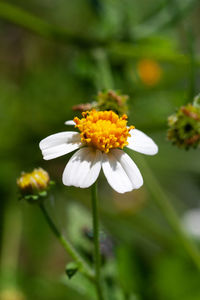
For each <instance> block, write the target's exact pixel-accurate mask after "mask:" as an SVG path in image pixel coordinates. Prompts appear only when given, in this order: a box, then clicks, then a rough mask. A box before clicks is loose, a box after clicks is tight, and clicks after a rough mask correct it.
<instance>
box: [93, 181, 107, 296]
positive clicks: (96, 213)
mask: <svg viewBox="0 0 200 300" xmlns="http://www.w3.org/2000/svg"><path fill="white" fill-rule="evenodd" d="M91 196H92V217H93V234H94V263H95V279H96V288H97V295H98V299H99V300H104V297H103V289H102V285H101V253H100V235H99V207H98V199H97V183H96V182H95V183H94V184H93V185H92V188H91Z"/></svg>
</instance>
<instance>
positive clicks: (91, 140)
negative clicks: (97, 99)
mask: <svg viewBox="0 0 200 300" xmlns="http://www.w3.org/2000/svg"><path fill="white" fill-rule="evenodd" d="M82 116H83V118H81V119H79V118H78V117H76V118H74V122H75V123H76V125H75V127H77V128H78V129H79V130H80V132H81V134H80V135H81V142H82V143H85V144H87V145H88V146H92V147H94V148H96V149H99V150H101V151H102V152H105V153H108V152H109V151H110V149H113V148H121V149H123V148H124V147H125V146H127V145H128V142H127V139H128V137H130V136H131V135H130V133H129V131H130V130H131V129H134V128H135V127H134V126H130V127H129V128H127V115H125V114H124V115H123V116H122V117H119V116H118V115H117V114H116V113H114V112H113V111H96V110H92V111H87V112H83V113H82Z"/></svg>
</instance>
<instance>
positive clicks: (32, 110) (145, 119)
mask: <svg viewBox="0 0 200 300" xmlns="http://www.w3.org/2000/svg"><path fill="white" fill-rule="evenodd" d="M199 15H200V3H199V1H197V0H196V1H195V0H159V1H145V0H140V1H132V0H124V1H121V0H85V1H83V0H82V1H81V0H74V1H62V0H57V1H52V0H51V1H50V0H42V1H38V0H35V1H33V0H29V1H22V0H20V1H16V0H12V1H10V0H9V1H6V2H2V1H0V65H1V68H0V120H1V126H0V140H1V148H0V149H1V162H0V166H1V168H0V196H1V197H0V268H1V273H0V288H1V292H0V299H1V300H13V299H15V300H24V299H29V300H31V299H34V300H45V299H48V300H51V299H52V300H53V299H61V300H62V299H69V300H70V299H77V300H78V299H88V300H89V299H92V300H93V299H95V295H94V293H93V291H92V290H91V287H90V285H88V282H85V281H84V280H83V278H82V277H81V276H79V275H76V276H74V278H72V279H71V280H68V279H67V277H66V276H65V265H66V264H67V262H68V261H70V258H69V257H67V256H66V254H65V253H64V251H63V249H62V248H61V247H60V245H59V244H58V241H57V240H56V239H55V237H54V236H53V235H52V233H51V232H50V230H49V228H48V226H47V225H46V223H45V221H44V220H43V217H42V215H41V212H40V211H39V209H38V207H37V206H34V205H29V204H27V203H25V202H18V201H17V187H16V178H17V177H19V175H20V173H21V171H31V170H32V169H33V168H35V167H42V168H44V169H46V170H47V171H48V172H49V173H50V176H51V179H52V180H54V181H56V187H55V188H54V189H53V193H52V196H51V197H50V199H48V200H47V203H46V205H47V207H48V209H49V212H50V213H51V215H52V217H53V218H54V220H55V222H56V223H57V225H58V226H59V228H60V230H62V231H63V232H65V234H66V236H68V237H70V238H71V240H72V242H74V243H75V245H76V247H77V248H78V249H79V250H80V251H82V253H83V255H85V256H88V255H89V254H90V252H91V243H90V241H89V240H88V238H87V237H86V235H85V234H84V228H86V227H88V228H90V226H91V224H90V213H89V211H90V191H89V189H86V190H79V189H76V188H68V187H65V186H63V185H62V182H61V174H62V171H63V169H64V166H65V164H66V162H67V161H68V159H69V157H70V155H69V156H64V157H61V158H58V159H56V160H52V161H47V162H45V161H43V159H42V156H41V153H40V150H39V147H38V144H39V141H40V140H41V139H43V138H44V137H46V136H48V135H50V134H53V133H56V132H59V131H64V130H67V128H66V126H65V125H64V122H65V121H66V120H68V119H72V118H73V117H74V116H75V114H76V112H74V111H73V110H72V106H73V105H76V104H79V103H86V102H91V101H93V100H94V99H95V95H96V94H97V92H98V91H99V90H101V89H103V88H113V89H117V90H120V91H121V92H122V93H123V94H128V95H129V96H130V99H129V103H128V104H129V124H134V125H135V126H136V127H137V128H139V129H141V130H143V131H144V132H146V133H147V134H149V135H150V136H151V137H152V138H153V139H154V140H155V141H156V143H157V144H158V145H159V154H158V155H157V156H155V157H146V158H145V159H146V160H145V163H144V162H143V160H141V159H142V155H140V154H136V153H133V154H132V157H133V159H134V160H135V161H136V163H137V164H138V167H139V168H141V171H142V174H143V175H144V179H145V182H144V186H143V187H142V188H141V189H140V190H138V191H133V192H131V193H127V194H125V195H120V194H117V193H115V192H114V191H112V190H111V188H110V187H109V186H108V183H107V182H106V180H105V178H104V176H101V178H100V180H99V201H100V209H101V220H102V226H103V229H104V230H105V232H106V233H107V234H108V236H109V237H111V239H112V241H113V247H112V251H111V252H112V255H109V257H108V258H107V266H106V267H105V268H107V269H108V270H107V272H108V273H107V274H109V275H107V277H108V278H107V282H108V286H109V289H110V296H109V299H110V300H112V299H113V300H115V299H116V300H117V299H119V300H120V299H121V300H123V299H129V300H134V299H135V300H136V299H137V300H141V299H143V300H180V299H182V300H199V299H200V285H199V282H200V281H199V280H200V275H199V274H200V273H199V271H198V270H197V268H196V266H195V265H193V262H192V261H191V259H190V257H189V256H188V254H187V253H186V251H185V250H184V249H183V246H182V244H181V242H180V241H179V240H178V239H177V237H176V234H175V232H174V230H173V229H172V228H171V227H170V226H169V224H168V222H167V220H166V218H165V217H164V216H163V213H162V211H161V210H160V209H159V207H157V205H156V203H155V201H154V200H155V198H156V195H157V191H156V189H157V188H158V187H162V189H163V190H164V191H165V192H166V193H167V194H168V195H169V198H170V200H171V202H172V205H173V206H174V207H175V209H176V210H177V212H178V214H179V215H180V218H182V217H183V215H184V214H185V213H186V212H187V211H188V210H190V209H192V208H198V207H199V195H200V174H199V170H200V160H199V150H198V149H197V150H190V151H184V150H180V149H177V148H176V147H174V146H172V145H171V144H170V142H169V141H167V138H166V135H167V117H168V116H169V115H170V114H172V113H174V111H175V110H176V109H177V108H178V107H179V106H181V105H183V104H186V103H188V102H192V99H193V97H194V96H195V95H196V94H197V93H199V92H200V90H199V85H200V69H199V66H200V56H199V50H200V36H199V27H200V22H199ZM130 154H131V153H130ZM146 163H148V165H149V167H148V168H150V170H151V172H153V173H154V175H155V177H156V178H157V179H156V184H154V186H152V185H151V183H152V179H150V178H149V173H148V171H149V169H148V171H147V172H146ZM151 172H150V174H151ZM157 180H158V181H157ZM153 182H154V181H153ZM154 183H155V182H154ZM158 193H159V191H158ZM195 239H196V242H197V244H198V243H199V241H198V237H196V238H195ZM199 246H200V245H199ZM114 261H115V262H114ZM79 283H80V285H79ZM81 287H82V288H81Z"/></svg>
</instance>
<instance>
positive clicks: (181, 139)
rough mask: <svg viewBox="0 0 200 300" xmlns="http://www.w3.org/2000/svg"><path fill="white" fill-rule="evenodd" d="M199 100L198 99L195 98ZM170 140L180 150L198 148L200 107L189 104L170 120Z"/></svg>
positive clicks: (199, 143) (199, 142)
mask: <svg viewBox="0 0 200 300" xmlns="http://www.w3.org/2000/svg"><path fill="white" fill-rule="evenodd" d="M195 99H197V98H195ZM168 125H169V130H168V135H167V136H168V139H169V140H170V141H172V143H173V144H175V145H177V146H178V147H180V148H185V149H189V148H196V147H198V146H199V145H200V106H199V105H196V104H195V101H194V103H193V104H187V105H186V106H182V107H180V108H179V109H178V111H177V112H176V113H175V114H173V115H172V116H170V117H169V118H168Z"/></svg>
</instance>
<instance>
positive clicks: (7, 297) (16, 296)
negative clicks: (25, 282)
mask: <svg viewBox="0 0 200 300" xmlns="http://www.w3.org/2000/svg"><path fill="white" fill-rule="evenodd" d="M25 299H26V298H25V296H24V295H23V294H22V292H20V291H17V290H15V289H6V290H3V291H1V292H0V300H25Z"/></svg>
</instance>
